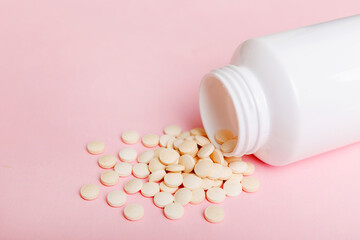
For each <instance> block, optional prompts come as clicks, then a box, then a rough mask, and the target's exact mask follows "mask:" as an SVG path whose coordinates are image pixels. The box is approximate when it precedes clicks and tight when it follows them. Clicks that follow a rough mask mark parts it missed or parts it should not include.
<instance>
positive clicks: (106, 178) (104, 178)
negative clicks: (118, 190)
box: [100, 170, 119, 186]
mask: <svg viewBox="0 0 360 240" xmlns="http://www.w3.org/2000/svg"><path fill="white" fill-rule="evenodd" d="M100 181H101V183H102V184H104V185H105V186H114V185H116V184H117V183H118V182H119V174H118V173H117V172H115V171H113V170H109V171H106V172H103V173H102V174H101V176H100Z"/></svg>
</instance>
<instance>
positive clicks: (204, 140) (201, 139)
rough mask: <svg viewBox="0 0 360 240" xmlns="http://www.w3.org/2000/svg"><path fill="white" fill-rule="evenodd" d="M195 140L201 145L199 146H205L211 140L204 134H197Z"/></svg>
mask: <svg viewBox="0 0 360 240" xmlns="http://www.w3.org/2000/svg"><path fill="white" fill-rule="evenodd" d="M194 140H195V142H196V143H197V145H199V146H201V147H202V146H204V145H206V144H208V143H210V140H209V139H208V138H207V137H204V136H200V135H199V136H195V137H194Z"/></svg>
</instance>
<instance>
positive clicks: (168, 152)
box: [159, 148, 180, 165]
mask: <svg viewBox="0 0 360 240" xmlns="http://www.w3.org/2000/svg"><path fill="white" fill-rule="evenodd" d="M179 158H180V154H179V153H178V152H177V151H175V150H174V149H168V148H167V149H164V150H162V151H161V152H160V154H159V160H160V162H161V163H162V164H164V165H169V164H174V163H176V162H177V161H178V160H179Z"/></svg>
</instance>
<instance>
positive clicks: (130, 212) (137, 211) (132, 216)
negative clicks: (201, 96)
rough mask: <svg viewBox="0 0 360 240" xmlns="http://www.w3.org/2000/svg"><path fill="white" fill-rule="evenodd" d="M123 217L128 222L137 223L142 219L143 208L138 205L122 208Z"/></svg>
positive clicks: (133, 204)
mask: <svg viewBox="0 0 360 240" xmlns="http://www.w3.org/2000/svg"><path fill="white" fill-rule="evenodd" d="M124 217H125V218H126V219H128V220H130V221H137V220H140V219H141V218H143V217H144V207H143V206H141V205H140V204H138V203H131V204H129V205H127V206H126V207H125V208H124Z"/></svg>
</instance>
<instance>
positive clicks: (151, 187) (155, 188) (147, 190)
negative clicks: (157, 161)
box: [141, 182, 160, 197]
mask: <svg viewBox="0 0 360 240" xmlns="http://www.w3.org/2000/svg"><path fill="white" fill-rule="evenodd" d="M158 192H160V187H159V184H157V183H155V182H146V183H144V185H143V186H142V188H141V194H142V195H143V196H145V197H153V196H155V194H157V193H158Z"/></svg>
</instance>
